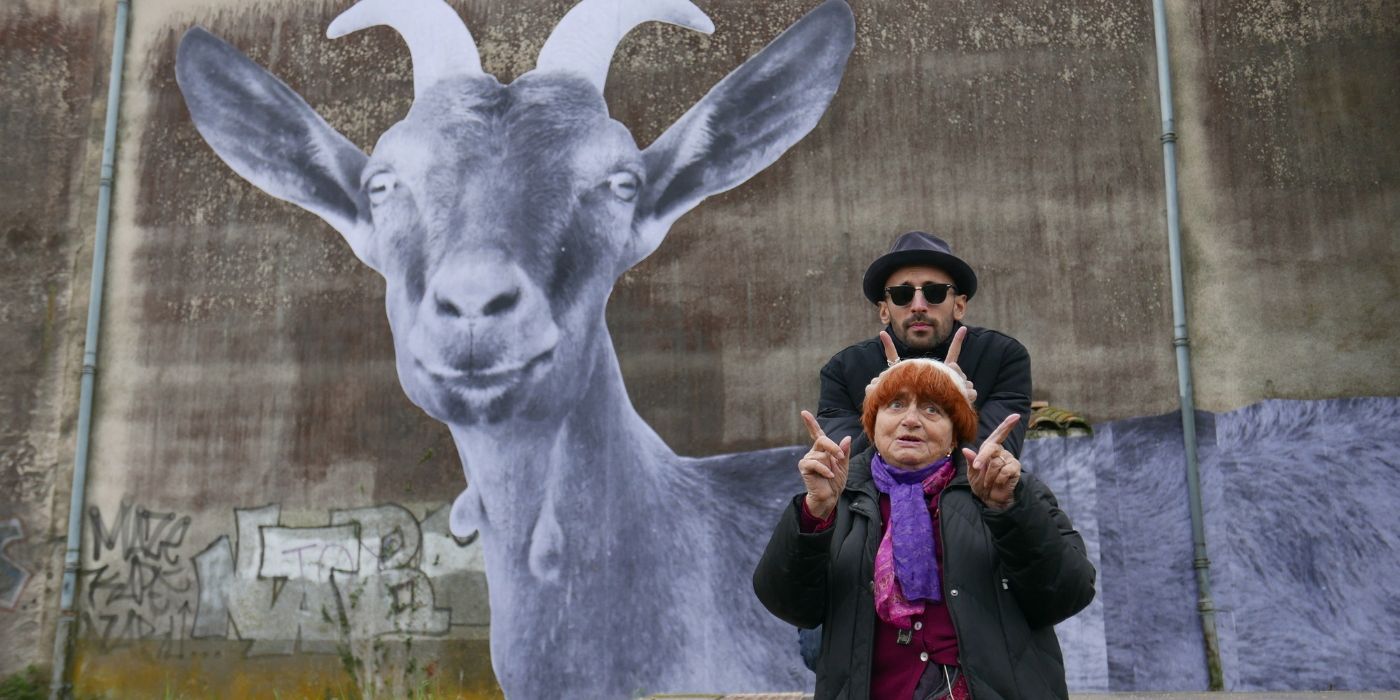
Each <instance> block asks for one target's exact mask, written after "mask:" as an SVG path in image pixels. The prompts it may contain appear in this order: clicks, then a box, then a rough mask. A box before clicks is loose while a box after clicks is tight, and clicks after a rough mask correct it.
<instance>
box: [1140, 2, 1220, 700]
mask: <svg viewBox="0 0 1400 700" xmlns="http://www.w3.org/2000/svg"><path fill="white" fill-rule="evenodd" d="M1152 21H1153V27H1154V29H1155V30H1156V38H1157V96H1158V99H1159V100H1160V101H1161V105H1162V162H1163V168H1164V170H1165V176H1166V200H1167V240H1168V247H1169V248H1170V253H1171V276H1172V345H1173V346H1175V347H1176V374H1177V385H1178V389H1179V390H1180V393H1181V397H1180V398H1181V431H1182V438H1183V440H1184V442H1185V446H1186V489H1187V492H1188V500H1189V502H1190V508H1191V542H1192V545H1193V566H1194V568H1195V570H1196V590H1197V593H1198V595H1199V598H1198V600H1197V602H1196V607H1197V609H1198V610H1199V612H1200V615H1201V633H1202V636H1203V637H1204V640H1205V651H1206V671H1207V673H1208V675H1209V677H1210V689H1211V690H1224V689H1225V679H1224V672H1223V670H1222V669H1221V667H1220V643H1219V638H1218V637H1217V636H1216V633H1215V603H1214V602H1213V599H1212V597H1211V592H1210V558H1209V557H1207V556H1206V530H1205V518H1204V515H1203V513H1202V508H1201V474H1200V468H1199V463H1198V462H1197V459H1196V404H1195V399H1194V398H1193V397H1194V395H1195V390H1194V389H1193V388H1192V382H1191V339H1190V336H1189V335H1187V331H1186V283H1185V275H1184V274H1183V273H1182V257H1181V217H1180V212H1179V210H1178V208H1177V188H1176V116H1175V114H1174V112H1173V110H1172V77H1171V67H1170V65H1169V64H1168V62H1167V60H1168V57H1167V14H1166V8H1165V6H1164V0H1153V2H1152Z"/></svg>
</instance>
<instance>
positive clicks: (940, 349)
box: [876, 321, 966, 361]
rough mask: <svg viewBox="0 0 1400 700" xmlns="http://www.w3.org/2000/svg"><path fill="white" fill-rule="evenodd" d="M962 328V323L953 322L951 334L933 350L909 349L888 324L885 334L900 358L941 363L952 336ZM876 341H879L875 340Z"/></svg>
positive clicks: (950, 343)
mask: <svg viewBox="0 0 1400 700" xmlns="http://www.w3.org/2000/svg"><path fill="white" fill-rule="evenodd" d="M962 327H963V322H962V321H953V332H952V333H949V334H948V337H947V338H944V339H943V342H941V343H939V344H937V345H935V346H933V348H932V349H929V350H914V349H911V348H910V347H909V346H908V345H905V344H904V341H902V340H900V339H899V336H897V335H895V334H894V327H893V326H891V325H889V324H885V332H886V333H889V334H890V339H891V340H893V341H894V349H895V351H896V352H898V353H899V356H900V357H901V358H904V359H906V360H907V359H909V358H913V357H931V358H933V359H935V360H939V361H942V359H943V358H945V357H947V356H948V346H950V345H952V344H953V336H954V335H955V334H957V332H958V329H959V328H962ZM876 340H879V339H878V338H877V339H876ZM878 344H879V343H876V345H878ZM964 344H966V341H964Z"/></svg>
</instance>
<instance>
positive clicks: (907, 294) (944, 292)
mask: <svg viewBox="0 0 1400 700" xmlns="http://www.w3.org/2000/svg"><path fill="white" fill-rule="evenodd" d="M915 289H917V290H919V291H921V292H923V293H924V301H926V302H928V303H930V304H942V303H943V300H944V299H947V298H948V292H949V290H952V289H956V287H954V286H953V285H951V284H934V283H933V282H928V283H926V284H922V285H920V286H918V287H915V286H914V285H912V284H897V285H895V286H893V287H885V294H888V295H889V296H890V303H891V304H894V305H895V306H908V305H909V302H911V301H914V290H915Z"/></svg>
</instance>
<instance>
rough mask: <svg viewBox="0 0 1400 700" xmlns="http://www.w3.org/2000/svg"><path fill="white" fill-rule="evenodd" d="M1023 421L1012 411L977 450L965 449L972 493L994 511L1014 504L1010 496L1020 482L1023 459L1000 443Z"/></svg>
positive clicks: (968, 478) (964, 453)
mask: <svg viewBox="0 0 1400 700" xmlns="http://www.w3.org/2000/svg"><path fill="white" fill-rule="evenodd" d="M1019 420H1021V414H1019V413H1013V414H1011V415H1009V416H1007V417H1006V420H1004V421H1002V422H1001V425H998V426H997V429H996V430H993V431H992V434H991V435H988V436H987V439H986V440H984V441H983V442H982V447H981V448H980V449H978V450H977V451H976V452H973V451H972V450H969V449H968V448H966V447H964V448H963V457H964V458H966V459H967V480H968V483H969V484H970V485H971V486H972V495H974V496H976V497H977V499H978V500H980V501H982V503H983V504H984V505H986V506H987V507H988V508H991V509H993V510H1006V509H1007V508H1010V507H1011V495H1012V494H1013V493H1015V491H1016V484H1018V483H1020V481H1021V462H1020V461H1019V460H1017V459H1016V456H1015V455H1013V454H1011V453H1010V452H1009V451H1007V450H1006V449H1005V448H1003V447H1002V446H1001V443H1002V442H1004V441H1005V440H1006V436H1008V435H1010V434H1011V428H1012V427H1014V426H1015V425H1016V423H1017V421H1019Z"/></svg>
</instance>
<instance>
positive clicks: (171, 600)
mask: <svg viewBox="0 0 1400 700" xmlns="http://www.w3.org/2000/svg"><path fill="white" fill-rule="evenodd" d="M448 512H449V511H448V509H447V507H446V506H443V507H439V508H438V509H436V510H435V511H433V512H430V513H428V514H427V515H426V516H425V517H424V518H423V519H422V520H421V521H420V520H419V519H418V518H417V517H415V516H414V514H413V513H412V512H411V511H409V510H408V509H407V508H404V507H403V506H400V505H396V504H381V505H376V506H371V507H366V508H356V509H348V510H332V511H330V514H329V516H328V523H327V524H326V525H324V526H311V527H290V526H286V525H283V524H282V522H281V507H280V506H278V505H276V504H273V505H267V506H263V507H261V508H251V509H238V510H236V511H235V512H234V520H235V530H236V539H233V540H231V539H230V538H229V536H227V535H223V536H220V537H218V538H217V539H215V540H214V541H213V542H212V543H211V544H209V545H208V546H207V547H205V548H204V549H203V550H202V551H200V552H199V553H198V554H194V555H193V556H190V554H189V550H190V549H191V547H190V546H188V545H187V543H186V539H187V535H188V533H189V530H190V526H191V518H190V517H189V516H187V515H180V514H178V513H176V512H174V511H159V510H153V509H150V508H147V507H145V506H143V505H140V504H134V503H131V502H128V501H123V502H122V503H121V505H120V506H119V507H118V508H117V509H116V512H115V513H108V514H107V515H105V516H104V514H103V512H102V510H101V509H99V508H96V507H93V508H91V509H89V511H88V516H89V520H90V527H89V531H90V533H91V540H90V543H91V549H90V551H91V554H90V556H89V561H88V562H87V566H85V567H84V568H83V569H82V570H81V580H82V587H83V590H84V592H85V596H86V598H85V599H86V601H87V605H85V606H83V610H82V612H81V615H80V622H81V625H82V627H81V629H82V632H83V635H84V637H85V638H87V639H89V640H92V641H94V642H96V643H97V644H98V648H99V649H101V650H110V649H112V648H115V647H118V646H121V645H123V644H127V643H131V642H136V641H147V642H149V641H159V642H161V644H160V647H159V652H158V653H159V654H161V655H162V656H168V657H183V656H184V654H185V642H186V640H190V639H230V640H241V641H246V642H249V646H248V649H247V654H248V655H249V656H258V655H267V654H291V653H294V652H302V653H337V652H338V646H339V645H343V644H344V643H345V642H347V641H349V640H352V639H354V640H360V639H376V638H381V639H383V638H387V639H408V638H410V637H417V636H434V637H442V636H446V635H448V634H449V633H450V632H451V631H452V630H451V628H452V627H453V626H457V627H458V629H459V631H460V629H461V628H462V627H464V626H465V627H472V626H475V627H481V626H484V625H485V624H486V622H487V617H488V612H487V608H486V604H485V581H484V574H483V573H482V569H483V566H482V564H481V555H480V551H479V548H478V547H477V546H475V537H474V536H473V537H468V538H457V537H455V536H453V535H452V534H450V533H449V532H448V523H447V519H448ZM2 532H5V530H0V533H2ZM445 591H446V592H445Z"/></svg>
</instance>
